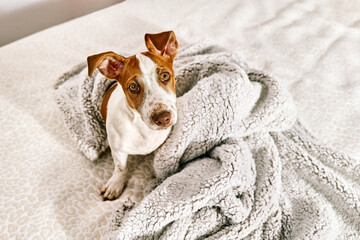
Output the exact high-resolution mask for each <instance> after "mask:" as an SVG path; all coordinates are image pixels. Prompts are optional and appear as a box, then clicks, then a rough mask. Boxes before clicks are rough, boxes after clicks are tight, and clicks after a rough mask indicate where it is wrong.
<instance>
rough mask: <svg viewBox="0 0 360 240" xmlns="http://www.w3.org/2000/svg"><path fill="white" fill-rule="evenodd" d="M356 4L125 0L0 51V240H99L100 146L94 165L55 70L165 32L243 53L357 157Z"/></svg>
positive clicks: (103, 176)
mask: <svg viewBox="0 0 360 240" xmlns="http://www.w3.org/2000/svg"><path fill="white" fill-rule="evenodd" d="M358 9H360V3H358V2H356V1H353V2H340V1H336V0H332V1H316V2H314V1H310V0H307V1H298V0H296V1H291V2H290V1H276V2H275V1H266V2H264V1H223V2H221V3H219V2H218V1H208V0H207V1H205V0H201V1H176V2H171V3H170V2H169V1H161V0H156V1H136V0H135V1H126V2H123V3H120V4H117V5H114V6H112V7H109V8H107V9H104V10H101V11H98V12H95V13H92V14H89V15H86V16H84V17H81V18H78V19H75V20H72V21H70V22H66V23H64V24H61V25H58V26H55V27H52V28H49V29H46V30H44V31H42V32H39V33H36V34H34V35H31V36H29V37H26V38H24V39H21V40H18V41H16V42H14V43H11V44H9V45H6V46H3V47H1V48H0V73H1V74H0V75H1V78H0V82H1V87H0V112H1V114H0V142H1V144H0V160H1V161H0V187H1V189H2V193H1V197H0V209H1V210H0V222H1V224H0V236H1V239H99V238H101V237H103V236H104V235H105V234H106V233H107V231H108V227H109V224H110V222H111V221H112V213H113V212H114V211H116V210H117V208H118V207H119V205H118V204H119V203H118V202H117V201H102V198H101V196H100V192H99V189H100V187H101V186H102V185H103V184H104V183H105V182H106V181H107V179H108V178H109V177H110V176H111V174H112V168H113V163H112V159H111V154H110V152H109V151H107V152H106V153H105V154H104V155H103V156H102V157H101V158H100V159H99V160H96V161H94V162H91V161H89V160H87V159H86V158H85V157H84V155H82V154H81V152H80V151H79V150H78V149H77V148H76V146H75V144H74V142H73V141H72V140H71V139H70V136H69V133H68V132H67V129H66V127H65V124H64V122H63V121H62V119H61V117H60V116H59V111H58V109H57V106H56V102H55V101H54V85H55V83H56V81H57V78H58V77H59V76H61V75H62V74H63V73H64V72H67V71H68V70H69V69H71V68H72V67H73V66H75V65H77V64H79V63H81V62H84V61H85V59H86V57H87V56H89V55H92V54H94V53H99V52H104V51H109V50H113V51H118V52H128V53H137V52H140V51H144V50H145V45H144V41H143V36H144V34H145V33H147V32H149V33H156V32H161V31H164V30H173V31H174V32H175V33H176V35H177V38H178V42H179V46H180V48H181V46H182V45H185V44H187V43H195V42H198V41H201V40H204V39H210V40H212V41H213V42H215V43H217V44H218V45H220V46H222V47H224V48H227V49H229V50H233V51H239V52H241V53H242V55H243V56H244V57H245V58H246V60H247V62H248V63H250V64H251V65H252V66H254V67H256V68H258V69H263V70H265V71H266V72H270V73H272V74H273V76H276V78H277V79H278V80H279V81H280V82H281V84H283V85H284V86H285V87H286V88H287V89H288V90H289V91H290V93H291V94H292V97H293V99H294V102H295V105H296V109H297V115H298V117H299V119H300V120H301V121H302V123H303V124H304V125H305V126H306V128H307V129H308V130H310V131H311V132H312V133H313V135H315V136H316V137H317V138H318V139H321V140H322V142H324V143H325V144H327V145H329V146H331V147H333V148H335V149H339V150H341V151H342V152H344V153H346V154H348V155H350V156H352V157H353V158H355V159H360V124H359V122H360V107H359V106H360V81H359V79H360V44H359V42H360V13H359V11H358Z"/></svg>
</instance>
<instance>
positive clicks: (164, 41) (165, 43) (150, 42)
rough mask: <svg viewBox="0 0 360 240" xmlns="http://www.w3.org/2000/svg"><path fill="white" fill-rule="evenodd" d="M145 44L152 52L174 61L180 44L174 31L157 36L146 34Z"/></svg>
mask: <svg viewBox="0 0 360 240" xmlns="http://www.w3.org/2000/svg"><path fill="white" fill-rule="evenodd" d="M145 44H146V47H147V49H149V51H150V52H154V53H157V54H160V55H162V56H164V55H165V56H168V57H170V58H171V60H173V59H174V57H175V56H176V53H177V50H178V42H177V41H176V36H175V33H174V32H173V31H168V32H162V33H157V34H150V33H147V34H145Z"/></svg>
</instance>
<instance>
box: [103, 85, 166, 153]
mask: <svg viewBox="0 0 360 240" xmlns="http://www.w3.org/2000/svg"><path fill="white" fill-rule="evenodd" d="M114 93H115V91H114ZM114 93H113V94H112V95H111V97H110V99H109V103H108V115H107V119H106V131H107V134H108V141H109V145H110V148H111V151H121V152H123V153H127V154H140V155H144V154H148V153H151V152H152V151H154V150H155V149H157V148H158V147H159V146H160V145H161V144H162V143H163V142H164V141H165V139H166V138H167V136H168V135H169V133H170V130H171V128H168V129H164V130H153V129H150V128H149V127H148V126H147V124H146V123H145V122H144V121H143V120H142V119H141V117H140V115H136V112H129V109H128V108H127V106H126V102H125V101H126V100H125V99H124V98H123V97H122V96H121V94H118V93H115V94H114Z"/></svg>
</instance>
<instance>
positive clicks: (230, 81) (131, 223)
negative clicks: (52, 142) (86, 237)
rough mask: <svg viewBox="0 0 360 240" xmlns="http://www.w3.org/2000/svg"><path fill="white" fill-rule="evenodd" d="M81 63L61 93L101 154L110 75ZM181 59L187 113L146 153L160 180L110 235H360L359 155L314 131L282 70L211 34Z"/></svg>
mask: <svg viewBox="0 0 360 240" xmlns="http://www.w3.org/2000/svg"><path fill="white" fill-rule="evenodd" d="M83 68H84V66H78V67H77V68H75V69H74V70H73V71H71V72H70V73H69V74H68V75H66V76H65V77H63V78H62V80H61V81H60V83H59V87H58V90H57V101H58V103H59V107H60V109H61V110H62V113H63V117H64V119H65V121H66V123H67V125H68V126H69V128H70V130H71V131H70V132H71V134H72V136H73V138H74V139H75V140H76V141H77V143H78V146H79V148H80V150H81V151H83V152H84V154H85V155H86V156H88V158H89V159H95V158H96V157H97V156H99V154H101V152H102V151H104V149H105V148H106V147H107V143H106V132H105V131H104V128H103V127H104V126H103V123H102V121H101V119H99V117H100V115H99V106H100V105H99V102H98V98H99V96H101V95H102V94H103V93H104V91H105V89H106V86H107V85H108V84H109V82H108V80H106V79H104V78H102V77H101V76H100V74H97V73H95V74H94V76H93V77H91V78H88V77H86V75H85V74H84V72H85V70H83ZM174 68H175V73H176V81H177V86H176V87H177V88H176V90H177V94H178V101H177V107H178V123H177V124H176V125H175V126H174V127H173V129H172V132H171V134H170V136H169V137H168V139H167V140H166V141H165V143H164V144H163V145H162V146H160V147H159V148H158V149H157V150H156V151H155V152H154V153H153V154H152V155H151V156H150V157H149V156H148V157H147V158H148V161H153V173H154V174H155V175H156V181H149V182H148V186H147V187H146V188H145V189H146V190H144V195H145V197H144V198H143V199H142V201H140V202H138V203H137V204H136V205H135V206H133V207H132V208H125V207H119V210H118V211H116V212H115V213H114V220H113V223H112V225H111V226H110V229H109V233H108V236H107V237H108V238H109V239H359V238H360V161H358V160H355V159H351V158H350V157H347V156H345V155H344V154H342V153H340V152H338V151H336V150H333V149H330V148H327V147H325V146H323V145H322V144H321V143H320V142H319V141H318V140H316V139H315V138H314V137H313V136H312V135H311V134H310V133H309V132H307V131H306V129H305V128H304V127H303V126H302V125H301V124H300V123H299V121H298V120H297V117H296V114H295V109H294V104H293V102H292V99H291V96H290V95H289V93H288V92H287V91H286V90H285V89H284V88H282V87H281V86H280V85H279V83H278V82H277V81H276V80H275V79H274V78H272V77H271V76H269V75H267V74H265V73H263V72H260V71H257V70H252V69H250V68H248V67H247V65H246V64H245V62H244V60H243V59H242V58H241V57H240V55H239V54H237V53H233V52H228V51H226V50H224V49H222V48H220V47H217V46H215V45H212V44H210V43H199V44H195V45H190V46H188V47H186V48H185V49H183V50H182V51H181V52H180V53H179V55H178V56H177V58H176V59H175V66H174ZM81 71H82V72H81ZM74 96H77V97H74ZM70 99H72V100H70ZM79 100H80V101H79ZM73 105H74V106H73ZM86 111H88V112H87V113H86ZM84 112H85V113H84ZM89 129H90V130H95V131H94V132H89ZM92 134H93V135H92ZM92 136H93V137H92ZM89 153H91V154H89ZM149 174H152V173H149ZM149 178H151V177H149Z"/></svg>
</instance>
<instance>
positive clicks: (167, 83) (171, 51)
mask: <svg viewBox="0 0 360 240" xmlns="http://www.w3.org/2000/svg"><path fill="white" fill-rule="evenodd" d="M145 44H146V47H147V49H148V51H147V52H142V53H138V54H136V55H133V56H130V57H127V58H126V57H123V56H121V55H118V54H116V53H114V52H105V53H100V54H97V55H93V56H89V57H88V58H87V62H88V70H89V76H91V75H92V74H93V73H94V71H95V69H96V68H98V69H99V71H100V72H101V73H102V74H103V75H104V76H105V77H107V78H109V79H114V80H116V81H118V82H119V83H120V84H121V86H122V89H123V91H124V94H125V96H126V101H127V104H128V106H129V107H131V108H133V109H134V110H136V111H137V112H138V113H139V114H140V116H141V118H142V120H143V121H144V122H145V123H146V124H147V125H148V126H149V127H150V128H151V129H157V130H160V129H165V128H168V127H170V126H172V125H174V124H175V123H176V120H177V113H176V93H175V76H174V71H173V68H172V67H173V60H174V58H175V56H176V53H177V49H178V43H177V41H176V36H175V34H174V32H172V31H169V32H162V33H158V34H145Z"/></svg>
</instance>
